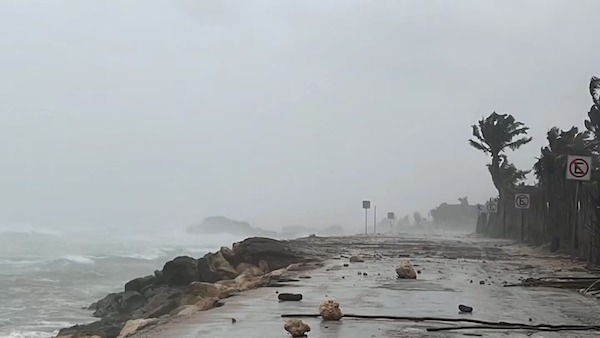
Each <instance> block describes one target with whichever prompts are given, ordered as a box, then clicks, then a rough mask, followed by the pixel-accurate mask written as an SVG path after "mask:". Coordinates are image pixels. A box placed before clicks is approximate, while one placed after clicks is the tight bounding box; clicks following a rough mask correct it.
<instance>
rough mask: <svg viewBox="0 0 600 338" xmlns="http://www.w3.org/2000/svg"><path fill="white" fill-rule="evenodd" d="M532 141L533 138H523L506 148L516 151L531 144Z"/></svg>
mask: <svg viewBox="0 0 600 338" xmlns="http://www.w3.org/2000/svg"><path fill="white" fill-rule="evenodd" d="M532 139H533V138H532V137H523V138H520V139H518V140H516V141H513V142H510V143H508V144H506V145H505V147H506V148H510V149H511V150H516V149H519V148H520V147H521V146H523V145H526V144H527V143H529V142H531V140H532Z"/></svg>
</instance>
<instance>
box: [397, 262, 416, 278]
mask: <svg viewBox="0 0 600 338" xmlns="http://www.w3.org/2000/svg"><path fill="white" fill-rule="evenodd" d="M396 274H397V275H398V278H405V279H416V278H417V272H416V271H415V268H414V267H413V266H412V264H410V261H402V262H400V264H399V265H398V266H397V267H396Z"/></svg>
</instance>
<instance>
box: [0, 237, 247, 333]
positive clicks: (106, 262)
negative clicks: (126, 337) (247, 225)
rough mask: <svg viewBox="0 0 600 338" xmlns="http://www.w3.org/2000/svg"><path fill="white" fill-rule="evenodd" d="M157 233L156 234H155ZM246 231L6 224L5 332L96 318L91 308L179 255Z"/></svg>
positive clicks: (1, 287)
mask: <svg viewBox="0 0 600 338" xmlns="http://www.w3.org/2000/svg"><path fill="white" fill-rule="evenodd" d="M157 237H158V236H157ZM241 239H242V238H238V237H236V236H230V235H219V236H210V235H194V236H192V235H188V234H184V233H181V234H176V235H171V236H160V238H152V237H149V236H147V237H146V238H139V236H113V235H110V236H108V235H106V233H105V234H90V233H87V234H76V233H60V232H53V231H39V230H37V231H36V230H25V231H24V230H18V229H17V230H15V229H8V230H0V338H21V337H23V338H25V337H26V338H46V337H52V336H53V335H54V334H56V333H57V331H58V329H60V328H63V327H66V326H71V325H74V324H80V323H87V322H92V321H94V320H96V319H95V318H93V317H92V315H91V312H90V311H88V310H86V308H87V307H88V306H89V305H90V304H91V303H92V302H94V301H96V300H98V299H100V298H102V297H104V296H105V295H106V294H108V293H110V292H119V291H123V286H124V284H125V283H126V282H127V281H129V280H131V279H133V278H136V277H140V276H145V275H149V274H152V273H153V272H154V270H157V269H161V268H162V267H163V265H164V263H166V262H167V261H169V260H171V259H173V258H174V257H176V256H180V255H189V256H192V257H196V258H197V257H201V256H202V255H204V254H205V253H206V252H209V251H215V250H217V249H218V248H219V247H221V246H223V245H225V246H231V244H232V243H233V242H235V241H239V240H241Z"/></svg>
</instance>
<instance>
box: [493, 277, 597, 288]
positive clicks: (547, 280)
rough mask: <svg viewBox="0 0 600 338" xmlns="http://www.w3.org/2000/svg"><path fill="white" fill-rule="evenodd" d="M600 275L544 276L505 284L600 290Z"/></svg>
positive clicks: (510, 285)
mask: <svg viewBox="0 0 600 338" xmlns="http://www.w3.org/2000/svg"><path fill="white" fill-rule="evenodd" d="M598 280H600V278H599V277H544V278H527V279H526V280H524V281H523V282H521V283H518V284H504V287H514V286H522V287H553V288H563V289H587V291H594V290H600V285H597V284H598V283H595V282H597V281H598Z"/></svg>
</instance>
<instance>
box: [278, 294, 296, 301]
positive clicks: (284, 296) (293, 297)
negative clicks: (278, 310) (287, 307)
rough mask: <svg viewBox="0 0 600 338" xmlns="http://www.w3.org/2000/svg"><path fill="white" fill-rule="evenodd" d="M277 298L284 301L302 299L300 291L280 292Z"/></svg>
mask: <svg viewBox="0 0 600 338" xmlns="http://www.w3.org/2000/svg"><path fill="white" fill-rule="evenodd" d="M277 298H278V299H279V300H280V301H283V302H286V301H287V302H299V301H301V300H302V294H300V293H280V294H279V295H278V296H277Z"/></svg>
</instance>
